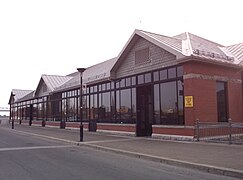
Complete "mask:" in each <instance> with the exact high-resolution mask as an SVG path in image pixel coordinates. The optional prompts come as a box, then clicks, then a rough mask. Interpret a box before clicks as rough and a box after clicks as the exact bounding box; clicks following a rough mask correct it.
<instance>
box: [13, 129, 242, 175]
mask: <svg viewBox="0 0 243 180" xmlns="http://www.w3.org/2000/svg"><path fill="white" fill-rule="evenodd" d="M15 131H16V132H20V133H23V134H29V135H34V136H37V137H42V138H48V139H52V140H57V141H62V142H66V143H69V144H73V145H77V146H85V147H89V148H92V149H96V150H102V151H106V152H112V153H116V154H121V155H126V156H129V157H134V158H140V159H144V160H149V161H154V162H159V163H163V164H168V165H173V166H179V167H184V168H190V169H196V170H199V171H203V172H208V173H212V174H217V175H225V176H230V177H235V178H240V179H243V171H241V170H236V169H231V168H223V167H217V166H211V165H207V164H200V163H193V162H188V161H182V160H177V159H171V158H167V157H161V156H153V155H148V154H143V153H137V152H132V151H126V150H121V149H115V148H110V147H104V146H100V145H95V144H92V142H76V141H71V140H67V139H60V138H55V137H51V136H46V135H41V134H35V133H30V132H24V131H19V130H15Z"/></svg>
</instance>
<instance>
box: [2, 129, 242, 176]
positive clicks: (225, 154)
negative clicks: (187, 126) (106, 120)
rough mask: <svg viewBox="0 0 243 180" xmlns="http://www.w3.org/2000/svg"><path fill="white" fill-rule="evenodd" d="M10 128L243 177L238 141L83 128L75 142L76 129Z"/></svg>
mask: <svg viewBox="0 0 243 180" xmlns="http://www.w3.org/2000/svg"><path fill="white" fill-rule="evenodd" d="M0 128H9V129H10V126H4V127H3V126H0ZM14 131H21V132H25V133H27V134H30V135H37V136H41V137H44V138H50V139H55V140H61V141H65V142H68V143H73V144H77V145H80V146H88V147H92V148H96V149H100V150H105V151H111V152H115V153H119V154H125V155H128V156H132V157H137V158H143V159H148V160H152V161H157V162H161V163H166V164H170V165H176V166H182V167H188V168H194V169H198V170H202V171H207V172H210V173H215V174H221V175H222V174H223V175H227V176H233V177H238V178H243V146H242V145H228V144H213V143H201V142H179V141H163V140H158V139H153V138H139V137H130V136H120V135H109V134H103V133H97V132H87V131H85V132H84V142H79V131H77V130H67V129H57V128H47V127H45V128H43V127H36V126H32V127H29V126H26V125H16V126H15V129H14Z"/></svg>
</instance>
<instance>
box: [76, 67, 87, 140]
mask: <svg viewBox="0 0 243 180" xmlns="http://www.w3.org/2000/svg"><path fill="white" fill-rule="evenodd" d="M77 70H78V72H79V73H80V93H79V94H80V115H79V116H80V141H83V137H84V127H83V122H82V121H83V72H84V71H85V68H77Z"/></svg>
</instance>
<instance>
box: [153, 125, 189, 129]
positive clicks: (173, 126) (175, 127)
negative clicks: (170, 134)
mask: <svg viewBox="0 0 243 180" xmlns="http://www.w3.org/2000/svg"><path fill="white" fill-rule="evenodd" d="M152 127H154V128H165V129H166V128H168V129H193V128H194V126H178V125H152Z"/></svg>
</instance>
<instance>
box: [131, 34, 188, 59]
mask: <svg viewBox="0 0 243 180" xmlns="http://www.w3.org/2000/svg"><path fill="white" fill-rule="evenodd" d="M135 32H136V34H137V35H139V36H141V37H143V38H144V39H146V40H148V41H150V42H151V43H153V44H155V45H157V46H159V47H161V48H162V49H164V50H166V51H168V52H170V53H171V54H174V55H175V56H176V59H180V58H184V57H185V56H184V55H183V54H182V53H181V52H180V51H178V50H177V49H175V48H173V47H171V46H170V45H168V44H166V43H163V42H161V41H159V40H157V39H156V38H154V37H151V36H149V35H147V34H144V33H143V32H142V31H139V30H135Z"/></svg>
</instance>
